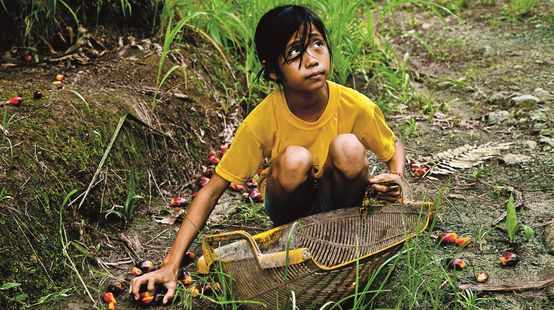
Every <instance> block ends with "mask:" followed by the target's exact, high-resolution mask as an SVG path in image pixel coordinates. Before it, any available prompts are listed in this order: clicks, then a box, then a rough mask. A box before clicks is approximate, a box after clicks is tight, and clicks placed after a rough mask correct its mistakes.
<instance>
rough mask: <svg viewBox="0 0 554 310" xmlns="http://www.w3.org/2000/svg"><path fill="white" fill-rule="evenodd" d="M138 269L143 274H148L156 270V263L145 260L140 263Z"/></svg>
mask: <svg viewBox="0 0 554 310" xmlns="http://www.w3.org/2000/svg"><path fill="white" fill-rule="evenodd" d="M138 267H139V269H140V270H141V271H142V272H143V273H147V272H150V271H152V270H153V269H154V263H153V262H152V261H149V260H143V261H141V262H140V263H138Z"/></svg>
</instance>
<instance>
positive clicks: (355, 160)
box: [329, 134, 369, 177]
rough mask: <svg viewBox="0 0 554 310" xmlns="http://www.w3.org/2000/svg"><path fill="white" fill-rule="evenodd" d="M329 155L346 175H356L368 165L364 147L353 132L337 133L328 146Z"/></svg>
mask: <svg viewBox="0 0 554 310" xmlns="http://www.w3.org/2000/svg"><path fill="white" fill-rule="evenodd" d="M329 156H330V159H331V161H332V163H333V165H334V167H335V169H338V170H340V171H341V172H342V173H343V174H344V175H345V176H346V177H355V176H358V175H359V174H360V173H362V172H364V171H367V168H368V166H369V161H368V159H367V153H366V149H365V148H364V146H363V145H362V143H361V142H360V140H358V138H357V137H356V136H355V135H354V134H342V135H338V136H337V137H336V138H335V139H334V140H333V142H332V143H331V145H330V146H329Z"/></svg>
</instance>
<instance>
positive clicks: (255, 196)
mask: <svg viewBox="0 0 554 310" xmlns="http://www.w3.org/2000/svg"><path fill="white" fill-rule="evenodd" d="M250 199H252V201H253V202H263V201H264V200H263V198H262V194H260V191H259V190H258V189H257V188H253V189H252V191H251V192H250Z"/></svg>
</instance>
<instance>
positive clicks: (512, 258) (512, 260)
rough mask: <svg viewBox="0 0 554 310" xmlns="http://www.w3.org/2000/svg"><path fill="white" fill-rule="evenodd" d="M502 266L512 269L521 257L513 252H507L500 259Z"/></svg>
mask: <svg viewBox="0 0 554 310" xmlns="http://www.w3.org/2000/svg"><path fill="white" fill-rule="evenodd" d="M498 259H499V260H500V265H501V266H502V267H512V266H515V265H516V264H517V263H518V262H519V256H517V255H516V254H515V253H512V252H506V253H504V254H502V255H501V256H500V257H499V258H498Z"/></svg>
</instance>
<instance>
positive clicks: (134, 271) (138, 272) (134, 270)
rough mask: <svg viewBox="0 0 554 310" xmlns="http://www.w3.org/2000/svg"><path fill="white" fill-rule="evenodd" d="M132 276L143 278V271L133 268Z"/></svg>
mask: <svg viewBox="0 0 554 310" xmlns="http://www.w3.org/2000/svg"><path fill="white" fill-rule="evenodd" d="M131 274H132V275H133V277H138V276H142V270H140V269H139V268H137V267H135V266H133V267H131Z"/></svg>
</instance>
